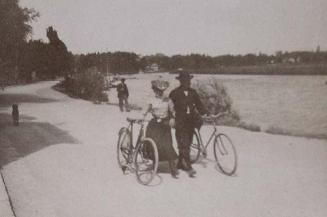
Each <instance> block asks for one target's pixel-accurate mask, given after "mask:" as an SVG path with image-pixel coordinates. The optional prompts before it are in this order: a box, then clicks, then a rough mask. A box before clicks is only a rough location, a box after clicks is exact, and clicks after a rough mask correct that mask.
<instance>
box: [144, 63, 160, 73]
mask: <svg viewBox="0 0 327 217" xmlns="http://www.w3.org/2000/svg"><path fill="white" fill-rule="evenodd" d="M145 71H147V72H159V65H158V64H157V63H152V64H151V65H149V66H146V67H145Z"/></svg>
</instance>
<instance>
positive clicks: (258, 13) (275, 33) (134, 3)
mask: <svg viewBox="0 0 327 217" xmlns="http://www.w3.org/2000/svg"><path fill="white" fill-rule="evenodd" d="M20 5H21V6H22V7H28V8H34V9H35V10H36V11H38V12H39V13H40V17H39V18H38V19H37V20H36V21H35V22H33V23H31V25H32V27H33V35H32V38H33V39H42V40H43V41H45V42H47V38H46V28H47V27H48V26H53V27H54V28H55V29H56V30H57V31H58V35H59V38H60V39H61V40H62V41H63V42H64V43H65V44H66V46H67V47H68V49H69V50H70V51H72V52H73V53H75V54H78V53H90V52H108V51H110V52H114V51H130V52H135V53H137V54H140V55H151V54H156V53H163V54H166V55H169V56H170V55H175V54H191V53H199V54H206V55H211V56H216V55H223V54H234V55H235V54H247V53H255V54H258V53H259V52H261V53H266V54H274V53H275V52H276V51H280V50H281V51H295V50H308V51H314V50H315V49H316V48H317V46H318V45H319V46H320V48H321V50H327V28H326V26H327V0H20Z"/></svg>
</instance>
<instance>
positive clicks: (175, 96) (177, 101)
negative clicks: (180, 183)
mask: <svg viewBox="0 0 327 217" xmlns="http://www.w3.org/2000/svg"><path fill="white" fill-rule="evenodd" d="M192 78H193V76H192V75H190V74H189V73H187V72H185V71H182V72H180V73H179V76H178V77H176V79H178V80H179V82H180V86H179V87H177V88H176V89H174V90H173V91H171V93H170V94H169V98H170V99H171V100H172V103H173V108H174V112H173V117H175V128H176V134H175V135H176V140H177V145H178V150H179V156H178V163H177V168H178V169H182V170H185V171H187V173H188V175H189V176H190V177H194V175H195V173H196V172H195V170H194V169H193V168H192V165H191V160H190V146H191V143H192V139H193V133H194V129H195V127H196V126H197V121H198V118H197V117H198V113H197V112H199V113H200V114H206V113H207V112H206V109H205V108H204V106H203V104H202V102H201V100H200V97H199V95H198V94H197V92H196V91H195V90H194V89H193V88H191V87H190V86H191V79H192Z"/></svg>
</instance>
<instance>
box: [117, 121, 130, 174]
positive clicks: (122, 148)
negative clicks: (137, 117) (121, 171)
mask: <svg viewBox="0 0 327 217" xmlns="http://www.w3.org/2000/svg"><path fill="white" fill-rule="evenodd" d="M132 152H133V148H132V138H131V133H130V131H129V130H128V129H127V128H126V127H123V128H121V129H120V130H119V133H118V143H117V161H118V165H119V167H120V168H122V167H126V165H127V164H129V163H131V161H132Z"/></svg>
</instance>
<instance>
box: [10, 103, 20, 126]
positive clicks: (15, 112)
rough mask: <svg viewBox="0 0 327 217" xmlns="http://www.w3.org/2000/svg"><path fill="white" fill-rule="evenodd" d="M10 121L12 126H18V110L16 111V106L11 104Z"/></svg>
mask: <svg viewBox="0 0 327 217" xmlns="http://www.w3.org/2000/svg"><path fill="white" fill-rule="evenodd" d="M11 114H12V120H13V123H14V126H18V125H19V110H18V105H17V104H13V105H12V113H11Z"/></svg>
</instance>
